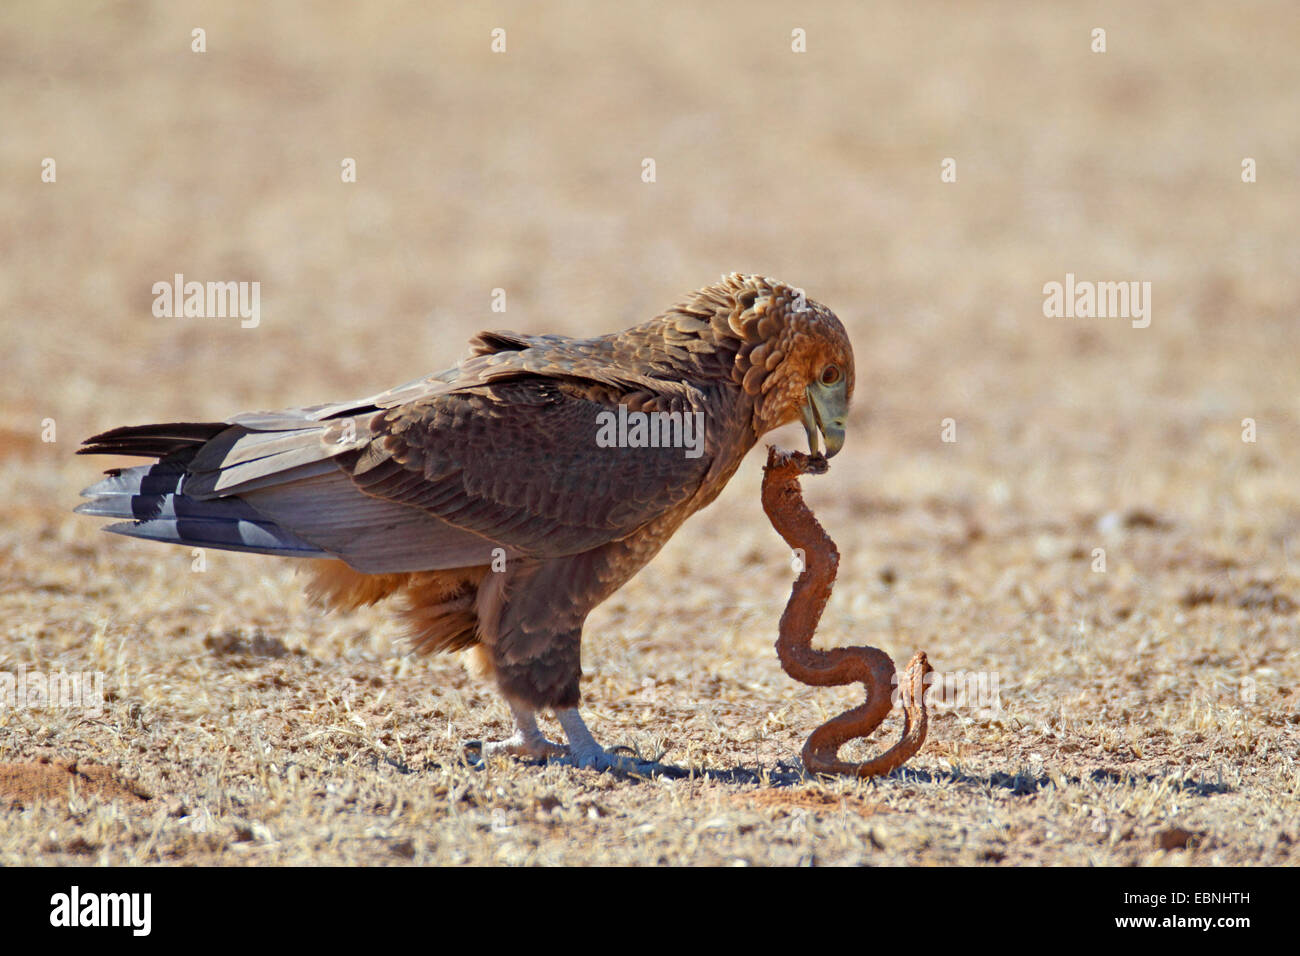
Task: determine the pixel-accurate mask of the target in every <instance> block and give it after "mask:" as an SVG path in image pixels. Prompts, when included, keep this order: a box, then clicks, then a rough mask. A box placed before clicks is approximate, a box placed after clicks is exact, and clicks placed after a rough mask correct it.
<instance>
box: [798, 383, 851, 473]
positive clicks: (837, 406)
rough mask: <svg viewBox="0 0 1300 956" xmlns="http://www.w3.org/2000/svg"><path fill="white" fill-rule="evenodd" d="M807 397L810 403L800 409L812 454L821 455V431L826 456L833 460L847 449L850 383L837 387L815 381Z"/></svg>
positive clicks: (807, 391) (837, 384)
mask: <svg viewBox="0 0 1300 956" xmlns="http://www.w3.org/2000/svg"><path fill="white" fill-rule="evenodd" d="M805 394H806V395H807V396H808V401H807V402H805V403H804V405H803V408H801V409H800V415H801V417H802V418H803V430H804V431H805V432H806V433H807V435H808V451H809V453H810V454H813V455H816V454H817V433H818V432H820V433H821V436H822V439H823V441H825V443H826V457H827V458H832V457H834V455H835V453H836V452H838V451H839V450H840V449H841V448H843V447H844V419H845V416H846V415H847V414H848V410H849V409H848V405H849V402H848V393H847V382H845V380H844V379H840V381H838V382H836V383H835V384H834V385H822V384H821V383H820V382H815V383H813V384H812V385H809V386H808V388H807V390H806V391H805Z"/></svg>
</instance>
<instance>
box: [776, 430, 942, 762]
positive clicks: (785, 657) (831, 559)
mask: <svg viewBox="0 0 1300 956" xmlns="http://www.w3.org/2000/svg"><path fill="white" fill-rule="evenodd" d="M826 470H827V464H826V459H825V458H823V457H822V456H820V455H818V456H815V457H814V456H809V455H805V454H803V453H802V452H797V451H783V450H781V449H778V448H775V447H770V446H769V448H768V452H767V464H766V465H765V466H764V468H763V510H764V511H765V512H766V513H767V517H768V520H769V521H771V522H772V527H774V528H776V530H777V533H778V534H780V535H781V537H782V538H784V539H785V542H786V544H788V545H789V546H790V547H791V548H795V549H798V550H801V551H802V552H803V555H804V568H803V570H802V571H801V572H800V574H799V577H797V578H796V579H795V582H794V587H793V589H792V590H791V592H790V600H789V601H788V602H787V603H786V606H785V611H784V612H783V613H782V615H781V630H780V636H779V637H778V638H777V641H776V653H777V656H778V657H779V658H780V660H781V666H782V667H783V668H784V669H785V672H786V673H787V674H789V675H790V676H791V677H793V678H794V679H795V680H797V681H800V682H802V683H804V684H811V685H814V686H817V687H838V686H839V685H841V684H849V683H852V682H853V681H861V682H862V685H863V688H864V690H865V691H866V698H867V699H866V703H864V704H862V705H861V706H858V707H854V708H853V709H852V710H847V711H845V712H844V713H842V714H840V715H839V716H838V717H834V718H832V719H830V720H828V721H826V723H824V724H822V725H821V726H820V727H818V728H817V729H816V730H814V731H813V732H812V733H811V734H810V735H809V737H808V742H807V743H805V744H804V747H803V763H804V767H806V768H807V770H808V771H809V772H810V773H837V774H849V775H852V776H858V777H874V776H878V775H880V774H886V773H889V772H890V771H891V770H893V769H894V768H895V767H898V766H899V765H901V764H902V763H903V762H904V761H906V760H907V759H908V758H910V757H911V756H912V755H913V754H915V753H916V752H917V751H918V750H920V749H921V744H922V743H923V742H924V741H925V731H926V717H927V715H926V708H925V675H926V674H928V673H930V671H931V667H930V663H929V661H927V660H926V657H925V652H924V651H917V653H916V654H914V655H913V656H912V659H911V661H909V662H908V665H907V671H906V673H905V674H904V675H903V677H902V680H901V684H900V688H899V689H900V693H901V697H902V701H901V702H902V705H903V736H902V738H901V739H900V740H899V741H898V743H896V744H894V746H892V747H890V748H889V749H888V750H886V751H885V752H884V753H882V754H880V755H879V756H878V757H875V758H874V759H871V760H867V761H864V762H862V763H852V762H849V761H845V760H840V759H839V750H840V747H842V746H844V744H845V743H847V742H848V741H850V740H852V739H853V738H855V737H866V736H868V735H869V734H871V732H872V731H874V730H875V729H876V728H877V727H879V726H880V723H881V721H883V720H884V719H885V717H886V716H887V715H888V714H889V711H890V708H891V707H892V700H891V694H892V688H893V683H894V677H895V668H894V662H893V661H892V660H890V658H889V655H888V654H886V653H885V652H884V651H882V650H880V649H879V648H877V647H837V648H832V649H831V650H828V651H818V650H814V649H813V648H812V646H811V644H812V638H813V633H814V631H816V629H817V622H818V621H819V620H820V619H821V616H822V611H823V610H824V609H825V607H826V602H827V601H828V600H829V599H830V596H831V588H832V586H833V585H834V584H835V574H836V572H837V571H838V569H839V563H840V553H839V551H838V550H837V549H836V547H835V542H834V541H832V540H831V539H830V536H829V535H828V534H827V533H826V531H825V529H823V528H822V526H821V524H820V523H819V522H818V521H817V519H816V517H814V516H813V513H812V511H811V510H809V508H808V506H807V505H806V504H804V500H803V493H802V492H801V490H800V488H799V476H800V475H804V474H814V475H816V474H824V473H825V472H826Z"/></svg>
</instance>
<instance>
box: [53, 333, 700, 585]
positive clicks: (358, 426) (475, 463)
mask: <svg viewBox="0 0 1300 956" xmlns="http://www.w3.org/2000/svg"><path fill="white" fill-rule="evenodd" d="M472 345H473V351H472V354H471V357H470V358H469V359H467V360H466V361H465V362H463V363H461V365H460V366H458V367H456V368H454V369H450V370H448V371H446V372H442V373H438V374H436V375H432V376H428V377H427V378H423V379H419V380H416V381H415V382H411V383H408V384H407V385H404V386H400V387H398V388H396V389H391V390H389V391H388V392H384V393H381V394H379V395H376V396H371V397H370V398H367V399H363V400H360V401H356V402H345V403H339V404H334V405H318V406H312V407H310V408H302V409H289V410H285V411H280V412H272V413H266V412H259V413H252V414H247V415H240V416H236V417H234V418H232V419H230V420H229V421H228V422H224V423H199V424H190V423H187V424H170V425H152V426H133V427H128V428H120V429H114V430H113V431H110V432H105V433H103V434H102V435H97V436H95V437H94V438H92V439H90V440H88V442H87V443H86V446H85V447H84V448H83V449H82V452H83V453H100V454H102V453H115V454H127V455H145V456H149V457H160V458H161V459H162V460H161V461H160V462H159V463H158V464H155V465H152V466H143V467H141V468H133V469H128V470H125V471H118V472H110V477H109V478H108V479H106V480H105V481H103V482H100V483H99V484H98V485H95V486H92V487H91V488H89V489H87V490H86V492H85V494H86V495H88V496H89V497H90V498H91V501H90V502H88V503H87V504H85V505H83V506H82V507H81V509H79V510H81V511H83V512H88V513H91V514H100V515H108V516H113V517H122V518H130V519H132V520H131V522H129V523H124V524H119V525H113V526H110V528H109V530H112V531H117V532H119V533H124V534H129V535H133V536H137V537H146V538H153V539H156V540H165V541H176V542H182V543H191V544H196V545H204V544H207V545H210V546H214V547H224V548H232V549H236V550H252V551H262V552H267V553H274V554H298V555H311V554H312V553H314V554H315V556H318V557H329V556H335V557H340V558H342V559H343V560H344V561H346V562H347V563H348V564H349V565H351V566H352V567H354V568H356V569H357V570H360V571H364V572H366V573H383V572H400V571H413V570H432V569H438V568H451V567H467V566H475V565H483V564H488V563H490V562H491V559H492V552H493V549H495V548H502V549H504V550H505V551H506V553H507V554H508V555H510V556H512V557H514V556H521V555H526V556H539V557H545V556H559V555H567V554H574V553H578V552H582V551H585V550H589V549H591V548H594V547H597V546H599V545H601V544H605V543H607V542H609V541H611V540H617V539H620V538H623V537H625V536H627V535H629V534H632V533H633V532H634V531H636V529H637V528H639V527H641V526H642V525H644V524H645V523H647V522H648V521H650V520H652V519H653V518H655V517H657V516H659V515H661V514H662V513H663V512H664V511H666V510H668V509H669V508H671V507H673V506H674V505H676V504H678V503H680V502H682V501H684V500H686V499H687V498H689V497H690V496H691V495H693V494H694V493H695V492H696V491H697V490H698V488H699V487H700V485H701V483H702V482H703V481H704V479H705V476H706V475H707V474H708V471H709V468H710V465H711V463H712V456H711V455H710V453H709V448H708V445H707V444H706V445H705V447H704V451H703V453H702V454H700V455H699V456H698V457H688V456H687V454H686V453H685V450H684V449H683V448H681V447H636V448H630V447H600V446H599V445H598V444H597V433H598V428H599V424H600V419H599V418H598V415H599V414H600V413H602V412H610V413H614V414H617V412H618V404H620V402H621V401H622V400H623V399H624V398H626V397H627V396H629V395H634V396H636V401H637V402H638V403H639V407H641V408H652V409H655V410H661V411H677V412H682V413H690V412H694V411H703V410H705V409H706V407H707V396H706V395H705V393H704V392H703V391H702V390H700V389H699V388H697V387H695V386H694V385H692V384H690V383H689V382H688V381H684V380H682V379H677V380H676V381H673V380H664V379H661V378H659V377H652V376H650V375H647V374H645V373H644V372H642V371H639V370H638V369H637V367H636V365H635V364H629V363H628V362H626V361H625V359H626V356H623V355H619V356H617V358H618V359H623V361H616V360H615V356H614V355H613V354H611V349H612V348H613V347H614V346H612V345H610V344H608V343H604V342H602V341H601V340H570V339H564V338H562V337H560V336H536V337H530V336H519V335H516V334H514V333H484V334H483V335H480V336H479V337H478V338H477V339H475V341H474V343H472Z"/></svg>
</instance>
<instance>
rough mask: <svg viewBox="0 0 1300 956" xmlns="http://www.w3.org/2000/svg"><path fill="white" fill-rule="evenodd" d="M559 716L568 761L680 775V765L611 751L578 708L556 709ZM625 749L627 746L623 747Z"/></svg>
mask: <svg viewBox="0 0 1300 956" xmlns="http://www.w3.org/2000/svg"><path fill="white" fill-rule="evenodd" d="M555 717H556V719H557V720H559V722H560V726H561V727H562V728H563V729H564V735H565V736H566V737H568V738H569V756H568V758H567V759H565V760H564V761H563V762H564V763H571V764H573V766H575V767H581V768H585V769H591V770H614V771H618V772H621V773H632V774H640V775H642V776H657V775H666V776H679V775H683V774H684V773H685V771H683V770H682V769H681V768H679V767H671V766H668V765H666V764H661V763H656V762H655V761H653V760H637V759H636V758H635V757H626V756H623V755H622V754H616V753H611V752H610V751H608V750H606V749H605V748H604V747H602V746H601V745H600V744H598V743H596V740H595V738H594V737H592V736H591V731H590V730H588V729H587V725H586V723H584V722H583V719H582V715H581V714H580V713H578V708H576V707H569V708H567V709H563V710H561V709H558V708H557V709H556V711H555ZM619 749H623V748H619Z"/></svg>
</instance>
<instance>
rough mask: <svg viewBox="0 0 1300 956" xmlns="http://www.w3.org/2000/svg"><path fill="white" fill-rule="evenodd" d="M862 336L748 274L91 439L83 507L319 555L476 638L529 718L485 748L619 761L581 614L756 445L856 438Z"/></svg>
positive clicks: (167, 528) (138, 524) (132, 527)
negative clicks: (681, 295)
mask: <svg viewBox="0 0 1300 956" xmlns="http://www.w3.org/2000/svg"><path fill="white" fill-rule="evenodd" d="M852 395H853V351H852V348H851V347H850V345H849V339H848V336H847V335H846V334H845V332H844V327H843V326H842V325H841V324H840V321H839V319H837V318H836V317H835V315H834V313H832V312H831V311H830V310H829V309H827V308H826V307H825V306H822V305H819V304H818V303H816V302H814V301H812V300H811V299H806V298H805V297H804V295H803V293H802V291H800V290H798V289H795V288H792V287H790V286H787V285H785V284H783V283H780V282H777V281H774V280H772V279H767V278H763V277H762V276H755V275H740V274H733V275H731V276H726V277H724V278H723V280H722V281H721V282H719V283H718V284H716V285H712V286H709V287H707V288H704V289H701V290H699V291H698V292H695V293H693V294H692V295H689V296H687V297H686V299H685V301H683V302H682V303H681V304H679V305H676V306H674V307H673V308H671V309H669V310H668V311H666V312H664V313H663V314H662V315H660V316H658V317H657V318H654V319H651V320H650V321H648V322H644V323H642V324H640V325H637V326H634V327H632V328H630V329H627V330H626V331H623V332H618V333H614V334H610V335H602V336H598V337H596V338H588V339H573V338H567V337H565V336H560V335H522V334H519V333H515V332H482V333H480V334H479V335H477V336H475V337H474V339H472V340H471V342H470V354H469V355H468V356H467V357H466V358H465V359H463V360H462V361H461V362H460V363H459V364H458V365H456V366H455V367H454V368H451V369H448V370H447V371H444V372H439V373H437V374H435V375H431V376H428V377H426V378H421V379H418V380H416V381H414V382H411V383H410V384H408V385H403V386H401V387H399V388H394V389H392V390H390V391H387V392H384V393H382V394H380V395H375V396H373V397H371V398H365V399H361V400H358V401H352V402H340V403H336V404H329V405H314V406H311V407H309V408H297V409H289V410H286V411H279V412H257V413H252V414H245V415H237V416H235V417H233V418H231V419H229V420H228V421H224V422H202V423H191V422H186V423H177V424H163V425H135V426H127V427H123V428H115V429H113V430H112V431H107V432H104V433H103V434H100V435H96V436H95V437H94V438H90V439H88V440H87V441H86V442H85V444H84V446H83V447H82V448H81V449H80V451H79V453H80V454H110V455H136V456H141V457H145V458H156V459H158V460H157V461H156V462H154V463H152V464H149V465H142V466H139V467H135V468H125V469H116V468H115V469H112V470H110V471H108V472H107V475H108V477H107V478H105V479H104V480H102V481H100V482H99V483H98V484H95V485H93V486H91V487H90V488H87V489H86V490H85V491H84V492H83V493H82V494H83V495H84V496H85V497H88V498H89V499H90V500H89V501H87V502H86V503H84V504H82V505H81V506H80V507H79V508H77V511H79V512H81V513H83V514H90V515H99V516H105V517H112V518H123V519H129V520H127V521H125V522H122V523H118V524H112V525H109V526H108V527H107V528H106V530H108V531H113V532H116V533H118V534H126V535H131V536H133V537H137V538H147V539H150V540H154V541H166V542H173V543H180V544H185V545H188V546H190V547H207V548H222V549H226V550H231V551H255V552H259V553H262V554H275V555H284V556H288V557H298V558H309V559H316V560H315V562H314V566H313V568H312V570H313V571H314V575H315V577H314V580H313V582H312V584H311V586H310V588H311V592H312V593H313V595H314V596H316V597H317V598H320V599H322V600H324V601H325V602H326V603H328V604H330V605H332V606H334V607H339V608H355V607H359V606H361V605H365V604H371V603H374V602H376V601H379V600H381V599H383V598H387V597H389V596H391V595H397V594H400V595H402V596H403V597H404V598H405V602H404V606H403V609H402V613H403V614H404V615H405V617H406V619H407V621H408V623H409V625H410V629H411V635H412V637H413V639H414V641H415V644H416V646H417V647H418V648H419V649H420V650H423V651H427V652H432V651H446V650H460V649H463V648H472V649H473V650H474V652H475V655H476V657H477V658H478V661H477V663H478V664H479V665H480V666H481V667H482V668H483V669H484V670H485V671H486V672H488V673H490V674H491V675H493V677H494V678H495V680H496V683H497V686H498V687H499V688H500V690H501V693H502V694H503V695H505V698H506V700H507V702H508V703H509V705H510V709H511V711H512V712H513V714H514V718H515V725H516V730H515V733H514V734H513V735H512V736H511V737H510V738H509V739H507V740H504V741H498V742H493V743H488V744H484V745H483V746H482V752H483V754H484V755H485V756H486V755H487V754H491V753H501V752H505V753H511V754H516V755H521V756H527V757H535V758H540V757H563V756H565V754H566V748H564V747H561V746H560V745H558V744H555V743H552V742H551V741H549V740H547V739H546V738H545V737H544V736H543V735H542V733H541V731H540V730H539V729H538V726H537V720H536V716H535V715H536V712H537V711H538V710H539V709H541V708H547V707H549V708H552V709H553V710H554V712H555V715H556V717H557V718H558V719H559V722H560V725H561V727H562V728H563V729H564V732H565V734H566V736H567V737H568V741H569V746H568V748H567V756H568V758H569V759H570V760H572V762H573V763H575V764H576V765H578V766H583V767H597V768H601V769H607V768H609V767H612V766H613V767H616V766H624V765H625V764H626V761H624V760H622V758H619V757H616V756H613V755H611V754H610V753H609V752H607V751H606V750H604V749H603V748H601V747H600V746H599V745H598V744H597V743H596V741H595V740H594V739H592V736H591V734H590V732H588V730H587V727H586V725H585V724H584V723H583V721H582V718H581V716H580V715H579V713H578V710H577V707H578V700H579V696H580V694H579V690H578V682H579V678H580V677H581V674H582V670H581V646H580V645H581V640H582V626H583V622H584V621H585V619H586V617H587V615H588V614H589V613H590V612H591V610H592V608H594V607H596V605H598V604H600V603H601V602H602V601H604V600H605V599H606V598H607V597H609V596H610V595H611V594H613V593H614V592H615V591H616V590H617V589H618V588H619V587H621V586H622V585H623V584H624V582H626V581H627V580H628V579H629V578H631V577H632V576H633V575H634V574H635V573H636V572H637V571H638V570H640V569H641V567H642V566H643V565H645V564H646V563H647V562H648V561H650V559H651V558H653V557H654V555H655V554H656V553H657V552H658V551H659V549H660V548H661V547H662V546H663V544H664V542H666V541H667V540H668V538H669V537H670V536H671V535H672V534H673V532H674V531H676V530H677V528H678V527H679V526H680V525H681V523H682V522H683V521H685V520H686V519H687V518H688V517H690V516H691V515H692V514H694V513H695V512H696V511H698V510H699V509H701V508H703V507H704V506H705V505H707V504H709V503H710V502H711V501H713V499H714V498H716V497H717V496H718V493H719V492H721V491H722V487H723V486H724V485H725V484H726V483H727V480H728V479H729V478H730V477H731V476H732V474H733V473H734V472H735V470H736V468H737V467H738V466H739V465H740V462H741V460H742V459H743V458H744V457H745V453H746V452H748V451H749V450H750V449H751V448H752V447H753V446H754V444H755V443H756V442H757V441H758V439H759V437H760V436H761V435H763V434H764V433H765V432H768V431H770V430H771V429H773V428H776V427H778V426H780V425H785V424H787V423H790V422H794V421H802V422H803V425H804V428H805V429H806V430H807V433H808V442H809V450H810V451H811V452H813V453H817V452H818V443H817V434H818V433H819V432H820V434H821V436H822V439H823V441H824V443H825V454H827V455H833V454H835V453H836V452H837V451H839V449H840V446H841V445H842V444H843V442H844V418H845V415H846V413H847V411H848V406H849V400H850V398H851V397H852Z"/></svg>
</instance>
